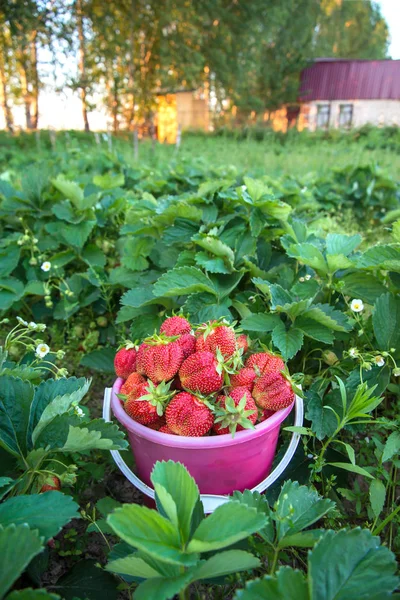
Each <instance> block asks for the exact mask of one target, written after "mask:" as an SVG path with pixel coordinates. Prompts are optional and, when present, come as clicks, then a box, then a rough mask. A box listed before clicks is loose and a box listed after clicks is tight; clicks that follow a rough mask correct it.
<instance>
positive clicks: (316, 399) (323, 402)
mask: <svg viewBox="0 0 400 600" xmlns="http://www.w3.org/2000/svg"><path fill="white" fill-rule="evenodd" d="M306 398H307V412H306V418H307V419H308V420H309V421H311V422H312V426H311V429H312V431H313V432H314V433H315V435H316V437H317V438H318V439H319V440H323V439H324V438H325V437H326V436H328V435H332V434H333V432H334V431H335V429H336V427H337V425H338V423H337V419H336V417H335V414H334V412H333V411H332V410H331V409H333V410H335V411H336V412H338V411H342V404H341V401H340V398H339V397H338V393H337V391H336V390H335V391H334V392H332V393H330V394H327V395H325V396H324V398H323V399H322V398H321V397H320V395H319V394H317V393H316V392H315V391H312V390H308V391H307V392H306ZM329 407H330V408H329ZM340 414H341V412H339V415H340Z"/></svg>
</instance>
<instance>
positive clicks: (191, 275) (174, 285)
mask: <svg viewBox="0 0 400 600" xmlns="http://www.w3.org/2000/svg"><path fill="white" fill-rule="evenodd" d="M196 292H209V293H210V294H214V295H216V291H215V289H214V286H213V284H212V282H211V280H210V279H209V277H207V275H205V274H204V273H203V272H202V271H200V269H196V268H195V267H178V268H176V269H172V270H171V271H168V272H167V273H164V275H161V277H160V278H159V279H158V280H157V281H156V283H155V284H154V294H155V295H156V296H165V297H171V296H187V295H189V294H194V293H196Z"/></svg>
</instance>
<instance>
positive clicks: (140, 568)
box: [106, 552, 160, 579]
mask: <svg viewBox="0 0 400 600" xmlns="http://www.w3.org/2000/svg"><path fill="white" fill-rule="evenodd" d="M106 569H107V571H111V572H112V573H118V574H120V575H130V576H131V577H140V578H141V579H149V578H150V577H159V576H160V573H159V572H158V571H156V570H155V569H153V567H151V566H150V565H148V564H147V563H146V562H145V561H144V560H143V558H140V556H138V553H137V552H135V553H134V554H130V555H129V556H124V557H123V558H117V559H116V560H113V561H111V562H109V563H108V564H107V566H106Z"/></svg>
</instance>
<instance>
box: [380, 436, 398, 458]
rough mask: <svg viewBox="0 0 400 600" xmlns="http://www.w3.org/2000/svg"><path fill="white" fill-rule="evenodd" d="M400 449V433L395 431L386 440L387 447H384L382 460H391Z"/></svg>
mask: <svg viewBox="0 0 400 600" xmlns="http://www.w3.org/2000/svg"><path fill="white" fill-rule="evenodd" d="M399 451H400V433H399V432H398V431H393V432H392V433H391V434H390V435H389V437H388V439H387V440H386V443H385V447H384V449H383V455H382V462H386V461H387V460H390V459H391V458H392V456H394V455H395V454H397V453H398V452H399Z"/></svg>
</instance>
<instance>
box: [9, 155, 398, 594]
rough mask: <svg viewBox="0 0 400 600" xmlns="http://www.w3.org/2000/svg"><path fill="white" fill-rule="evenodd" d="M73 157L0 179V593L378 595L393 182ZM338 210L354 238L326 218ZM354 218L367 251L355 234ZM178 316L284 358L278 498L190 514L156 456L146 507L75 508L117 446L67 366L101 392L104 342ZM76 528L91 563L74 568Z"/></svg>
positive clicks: (385, 574)
mask: <svg viewBox="0 0 400 600" xmlns="http://www.w3.org/2000/svg"><path fill="white" fill-rule="evenodd" d="M71 154H72V156H70V160H69V161H67V162H66V164H65V165H64V168H63V171H64V173H63V175H60V174H59V172H60V164H59V162H58V161H59V156H57V157H56V158H55V160H54V162H53V163H52V162H51V161H50V162H49V165H48V172H47V173H46V172H45V171H43V172H40V171H39V172H27V173H26V175H25V176H24V177H23V178H22V179H21V183H20V182H19V175H18V173H17V172H13V171H12V170H11V171H9V172H8V174H6V176H4V175H3V176H2V178H1V180H0V198H1V201H0V226H1V231H2V236H1V263H0V268H1V269H2V270H1V280H0V286H1V290H0V303H1V304H0V308H1V310H2V314H3V320H2V324H1V327H2V331H4V338H5V341H4V344H3V353H2V359H1V361H0V362H1V365H2V366H1V371H0V440H1V441H0V445H1V448H0V456H1V458H2V472H1V473H0V475H1V476H2V479H1V480H0V483H1V485H2V490H3V491H4V494H3V498H4V499H3V502H2V504H1V505H0V525H1V529H0V545H1V544H3V545H2V548H3V549H4V554H3V555H2V556H4V558H3V559H2V560H3V561H4V564H5V565H6V566H7V569H4V573H5V575H4V576H3V575H0V584H1V585H0V597H2V596H4V595H6V594H7V593H9V590H10V589H11V587H12V586H13V584H14V586H15V587H16V588H17V589H16V590H14V591H11V592H10V593H9V598H10V600H18V599H19V600H25V599H26V600H35V599H36V597H37V598H46V597H50V598H53V599H54V598H56V597H57V594H58V595H60V596H61V597H64V598H66V599H67V600H69V598H71V600H72V598H74V597H75V598H76V597H82V600H83V598H89V600H91V599H92V598H96V600H97V599H98V598H100V599H101V598H103V597H104V598H116V597H117V595H118V593H119V592H121V593H123V594H128V595H129V594H131V593H132V590H135V591H134V597H135V598H139V599H140V598H150V599H151V598H157V599H162V598H166V599H167V598H173V597H174V595H175V594H180V595H181V598H185V597H188V594H189V589H190V591H191V593H192V594H197V597H202V596H201V594H204V593H207V590H208V592H210V590H211V593H212V597H213V598H214V597H215V598H218V597H220V598H228V597H235V599H236V598H237V599H238V600H239V599H240V598H244V599H245V600H246V599H249V600H251V599H253V598H254V599H256V598H257V597H260V596H261V597H264V596H265V597H268V595H269V594H270V595H274V597H277V598H279V597H282V598H283V597H291V596H290V594H292V595H293V593H294V592H292V591H291V590H292V588H293V586H294V588H295V590H296V592H295V593H296V594H297V595H300V593H301V594H302V596H301V595H300V597H301V598H303V597H304V598H315V599H316V598H322V599H323V598H325V597H326V598H331V597H333V595H332V594H333V592H332V594H331V595H329V594H330V590H335V594H336V595H335V596H334V597H337V598H343V599H344V598H348V597H352V598H386V597H389V596H390V595H391V593H392V591H393V590H394V589H395V588H396V585H398V581H397V579H396V578H395V576H394V572H395V561H394V557H393V554H392V553H391V551H395V552H396V551H398V550H399V548H400V535H399V509H398V488H397V480H398V468H399V460H398V453H399V449H400V435H399V433H398V431H399V392H400V388H399V380H398V377H399V375H400V371H399V366H400V363H399V359H400V355H399V352H400V350H399V347H400V345H399V336H400V333H399V332H400V298H399V288H400V279H399V272H400V222H399V221H396V217H397V216H398V212H397V211H398V187H397V185H396V184H395V183H394V182H393V181H391V180H388V179H387V178H386V177H385V176H384V175H383V174H382V173H380V172H379V170H377V169H374V168H370V167H368V168H367V167H366V168H365V169H355V170H351V169H348V170H342V171H340V172H335V173H333V174H332V176H331V178H330V183H328V182H326V187H325V188H324V187H323V186H322V185H321V182H320V181H319V182H317V178H315V181H310V180H309V181H308V185H306V182H304V181H302V182H300V181H295V180H294V179H292V178H283V179H282V180H279V181H274V180H272V179H271V178H269V177H266V176H265V177H263V178H262V179H253V178H250V177H245V178H242V177H241V176H239V175H238V174H237V173H236V172H235V170H233V169H229V168H227V169H224V170H220V171H219V172H215V170H214V171H211V170H209V169H206V170H205V169H204V168H203V169H200V168H198V167H197V166H194V165H186V166H185V165H182V164H180V165H179V164H177V165H176V167H175V168H172V169H170V170H169V171H167V170H164V171H155V170H152V169H151V168H150V167H149V168H141V169H134V168H132V167H131V166H128V165H126V164H124V163H123V161H121V159H120V158H119V157H116V156H114V157H112V156H110V155H106V154H104V155H103V159H102V160H99V161H98V162H97V163H96V164H95V165H91V164H90V155H88V156H83V154H82V153H79V152H77V153H71ZM309 177H311V176H309ZM338 207H340V210H341V211H343V213H344V215H345V217H344V218H347V217H348V216H349V215H352V218H353V223H354V222H356V220H357V219H358V223H357V227H356V228H355V231H354V230H353V231H349V229H348V228H347V229H346V231H347V234H344V233H342V230H343V222H344V221H342V224H341V223H340V220H339V219H338V220H337V221H336V222H335V221H334V220H333V218H332V216H328V218H327V217H326V214H329V212H328V210H330V211H331V215H334V214H335V211H336V210H337V209H338ZM382 209H385V211H386V212H382ZM322 211H326V212H324V216H323V218H324V219H325V227H331V226H332V225H333V226H334V230H333V231H330V232H329V233H328V234H327V233H326V232H325V231H324V223H323V219H322V218H321V212H322ZM388 213H389V214H388ZM371 220H372V221H373V222H372V223H371V222H370V221H371ZM370 228H377V229H379V228H380V232H381V237H380V243H379V244H376V243H373V244H371V243H369V242H368V239H367V240H365V239H363V236H362V235H360V234H359V233H357V232H358V231H366V232H368V230H369V229H370ZM368 237H369V236H368ZM173 313H176V314H181V313H183V314H185V315H186V316H187V317H188V318H189V319H190V321H191V323H194V324H198V325H201V324H202V323H204V322H205V321H209V320H214V319H222V318H223V319H226V320H227V321H228V322H230V323H232V324H233V323H235V322H237V323H238V325H240V327H241V329H242V331H243V332H244V333H245V334H246V335H248V336H249V338H250V339H251V340H252V342H251V343H252V344H255V343H256V341H257V344H261V345H263V346H260V347H264V348H266V349H268V351H273V352H278V353H279V354H281V356H282V357H283V359H284V360H285V361H287V362H288V365H289V369H290V372H291V373H292V374H293V379H294V381H295V382H296V383H297V384H298V385H301V387H302V389H303V395H304V401H305V407H306V421H305V424H304V427H302V428H301V429H297V430H295V431H297V432H298V433H300V434H301V435H302V443H301V445H300V446H299V449H298V452H297V453H296V455H295V458H294V460H293V461H292V463H291V465H290V467H289V469H288V471H287V472H285V474H284V477H285V479H289V478H291V479H292V480H296V481H297V482H286V483H285V484H284V486H283V488H282V490H281V489H280V487H281V484H282V479H281V480H280V481H279V482H278V483H277V484H276V485H275V486H274V487H273V488H271V489H270V490H269V491H268V495H267V497H266V499H265V498H264V497H260V496H259V495H257V494H251V493H250V492H245V493H243V494H239V493H235V494H234V496H233V498H232V499H231V500H230V501H229V502H228V503H227V504H225V505H224V506H222V507H221V508H220V509H218V511H219V512H216V513H214V515H213V516H212V517H208V518H207V519H205V520H204V519H203V514H202V511H201V503H200V501H199V499H198V490H197V488H196V485H195V483H194V482H193V480H191V478H190V477H189V476H188V475H187V473H185V472H184V470H183V468H182V467H180V466H179V465H176V464H171V463H162V464H158V465H157V466H156V468H155V470H154V473H153V476H152V477H153V479H152V481H153V484H154V486H155V489H156V493H157V505H158V510H159V513H157V512H156V511H154V510H151V509H148V508H145V507H143V506H138V505H137V504H129V505H127V506H124V507H119V502H118V501H117V498H118V490H117V489H115V490H112V492H111V493H110V490H109V489H107V490H106V491H105V492H104V490H103V492H102V497H101V498H99V497H98V496H97V495H96V492H93V494H90V502H89V505H87V502H86V501H85V497H87V496H85V494H87V492H88V488H91V487H96V485H98V482H99V481H101V480H102V479H103V478H104V474H105V471H110V469H111V467H110V459H109V457H108V454H109V450H110V449H119V450H123V449H125V448H126V447H127V443H126V441H125V439H124V436H123V434H122V433H121V432H120V431H118V429H117V427H116V426H115V425H111V424H109V423H105V422H104V421H103V420H102V419H97V418H94V417H95V415H96V414H98V408H99V407H98V404H99V402H100V400H99V398H98V400H97V402H95V403H94V402H92V403H90V402H89V403H87V399H88V390H89V383H88V381H87V380H86V379H85V378H83V377H78V378H76V377H75V375H82V374H88V372H91V373H92V375H93V376H94V377H95V379H96V380H98V379H99V377H100V378H104V377H105V375H104V374H108V379H106V380H105V381H107V382H108V385H110V384H111V383H112V377H111V373H112V371H113V360H114V356H115V348H116V346H118V343H119V342H120V341H122V340H123V339H131V340H132V341H135V340H138V339H141V338H145V337H147V336H151V335H152V334H153V333H154V331H155V330H156V329H159V327H160V325H161V323H162V322H163V321H164V320H165V318H166V317H167V316H170V315H172V314H173ZM16 318H17V321H15V320H14V319H16ZM14 323H17V324H16V326H15V327H13V324H14ZM46 326H47V327H46ZM55 348H60V349H59V350H58V351H57V350H55ZM78 361H80V364H79V365H78ZM67 371H69V372H70V374H72V375H73V377H67V374H68V373H67ZM106 377H107V375H106ZM100 381H103V379H100ZM94 383H96V381H95V382H94ZM92 415H94V417H93V416H92ZM293 430H294V428H293V427H291V426H290V424H289V425H288V426H287V427H286V431H287V432H286V433H284V440H287V439H288V437H289V435H290V433H291V432H293ZM284 449H285V444H284V445H283V446H282V447H281V453H282V452H283V451H284ZM125 454H127V453H125ZM278 458H279V457H278ZM46 486H47V487H46ZM43 488H44V489H43ZM59 488H61V489H62V493H61V492H60V491H59ZM46 490H48V491H46ZM1 511H4V512H3V513H2V512H1ZM50 515H51V518H50ZM47 516H48V519H47V518H46V517H47ZM79 517H80V519H79ZM71 519H73V522H72V526H71V524H70V525H68V528H67V529H65V526H66V525H67V523H69V522H70V521H71ZM321 520H322V521H321ZM47 521H49V523H52V527H51V528H50V525H49V528H48V529H47V530H46V531H43V528H44V527H45V525H43V523H45V524H46V523H47ZM214 521H215V523H218V527H216V526H215V523H214ZM318 521H320V523H319V525H318V529H311V530H310V529H309V527H310V526H311V525H313V524H314V523H317V522H318ZM81 522H82V523H83V525H79V526H78V525H77V523H81ZM357 525H359V526H361V527H362V529H360V528H357V527H356V526H357ZM349 526H350V527H349ZM62 527H64V530H63V531H62V532H61V533H59V532H60V530H61V528H62ZM344 527H347V529H344ZM351 527H353V528H351ZM354 527H356V528H354ZM78 531H79V534H78ZM74 532H75V533H74ZM95 532H97V533H95ZM92 535H95V536H97V538H98V539H99V540H100V543H101V548H102V549H101V553H100V559H99V560H100V563H101V564H102V565H104V564H105V563H106V562H107V561H108V566H107V571H104V570H102V569H101V568H98V567H96V566H95V564H94V563H93V560H91V559H92V558H93V557H92V555H91V554H90V552H88V550H87V546H88V544H89V537H90V536H92ZM379 535H380V536H381V538H382V544H383V545H382V546H381V545H380V544H379V539H378V538H377V537H376V536H379ZM88 536H89V537H88ZM115 536H118V537H120V538H121V539H122V542H121V543H120V544H116V545H115V542H116V537H115ZM1 538H2V540H3V542H1ZM78 538H79V540H78ZM49 541H50V546H49ZM52 546H53V547H52ZM308 549H311V550H310V551H309V553H308ZM307 553H308V554H307ZM16 555H18V556H20V557H21V560H20V562H18V563H17V562H16V561H15V556H16ZM66 555H68V557H67V561H68V571H69V572H68V573H66V574H63V575H62V576H61V577H59V578H55V579H54V578H53V579H52V581H51V583H50V585H49V584H48V581H47V580H46V576H47V575H46V574H47V573H48V571H49V569H50V566H49V565H51V564H52V561H53V560H54V559H55V557H58V559H60V557H61V556H62V557H63V558H65V556H66ZM327 556H330V557H338V558H337V561H339V560H340V565H341V570H340V573H339V572H338V571H337V570H335V569H334V565H335V560H333V559H332V558H330V559H329V564H330V565H331V568H328V566H327ZM35 557H36V558H35ZM44 557H47V558H44ZM82 558H83V560H80V559H82ZM342 566H343V569H342ZM293 567H294V568H293ZM241 570H242V571H243V572H241V573H239V571H241ZM108 571H111V572H113V573H117V578H116V579H115V577H114V576H113V575H111V574H110V573H109V572H108ZM2 573H3V571H2ZM23 573H24V574H23ZM229 573H233V574H232V575H229ZM365 573H367V574H368V577H369V579H370V581H371V585H370V587H368V589H366V587H365V576H366V575H365ZM21 574H23V575H22V579H19V580H18V578H19V577H20V576H21ZM254 577H258V578H259V579H256V580H254V581H253V579H254ZM15 582H17V583H16V584H15ZM218 584H221V585H222V588H221V590H220V591H218V589H219V588H218V587H217V585H218ZM32 585H33V586H34V587H35V588H41V587H46V589H47V591H44V590H43V591H40V592H39V590H38V589H35V590H31V591H26V589H25V588H28V587H32ZM204 586H208V587H204ZM209 586H215V587H212V588H210V587H209ZM331 586H332V587H331ZM38 594H39V595H38ZM218 594H219V595H218Z"/></svg>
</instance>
